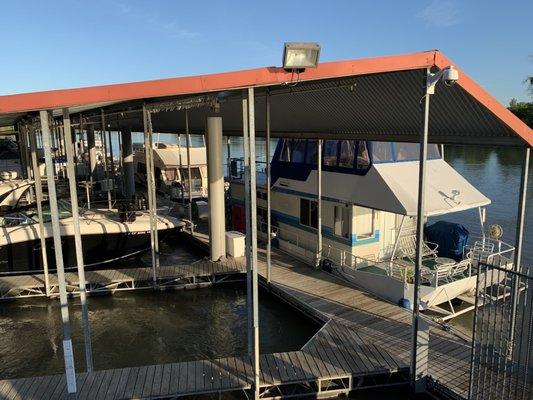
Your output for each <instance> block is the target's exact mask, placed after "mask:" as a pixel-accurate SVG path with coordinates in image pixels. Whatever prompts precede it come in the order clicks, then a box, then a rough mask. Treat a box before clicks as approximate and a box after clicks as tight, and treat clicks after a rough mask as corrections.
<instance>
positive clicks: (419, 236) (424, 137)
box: [410, 68, 430, 391]
mask: <svg viewBox="0 0 533 400" xmlns="http://www.w3.org/2000/svg"><path fill="white" fill-rule="evenodd" d="M429 74H430V70H429V68H428V69H427V70H426V76H425V77H426V79H425V82H426V81H427V77H428V76H429ZM429 99H430V94H429V93H428V91H427V86H426V84H424V97H423V100H424V110H423V123H422V132H421V134H420V161H419V173H418V208H417V220H416V253H415V271H414V293H413V325H412V349H411V371H410V372H411V377H410V378H411V386H412V388H413V389H414V390H415V391H419V390H423V389H424V388H423V387H421V386H423V385H424V382H422V381H423V378H424V374H423V373H420V372H419V371H418V369H419V368H420V367H421V365H419V364H420V362H419V361H421V357H422V356H423V354H422V350H423V349H422V346H419V339H422V340H423V341H424V340H425V339H426V338H425V337H424V338H422V337H420V338H419V335H420V334H421V331H422V330H421V329H420V328H421V327H423V325H424V323H423V322H422V321H421V318H420V304H419V295H420V293H419V292H420V269H421V266H422V248H423V242H424V215H425V205H426V161H427V160H426V156H427V144H428V133H429ZM426 356H427V354H426ZM422 367H424V366H422ZM425 367H427V365H426V366H425Z"/></svg>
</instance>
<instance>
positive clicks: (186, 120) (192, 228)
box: [185, 110, 194, 235]
mask: <svg viewBox="0 0 533 400" xmlns="http://www.w3.org/2000/svg"><path fill="white" fill-rule="evenodd" d="M185 134H186V135H187V175H188V176H189V221H191V235H194V223H193V222H192V190H191V189H190V187H191V133H190V132H189V112H188V111H187V110H185Z"/></svg>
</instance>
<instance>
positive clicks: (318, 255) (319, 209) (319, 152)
mask: <svg viewBox="0 0 533 400" xmlns="http://www.w3.org/2000/svg"><path fill="white" fill-rule="evenodd" d="M317 165H318V168H317V175H318V176H317V193H316V197H317V252H316V265H315V266H316V267H317V268H318V267H319V266H320V260H321V258H322V139H319V140H318V141H317Z"/></svg>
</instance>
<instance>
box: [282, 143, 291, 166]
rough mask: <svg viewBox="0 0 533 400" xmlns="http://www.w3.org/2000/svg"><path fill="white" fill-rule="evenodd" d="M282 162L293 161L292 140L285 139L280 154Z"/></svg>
mask: <svg viewBox="0 0 533 400" xmlns="http://www.w3.org/2000/svg"><path fill="white" fill-rule="evenodd" d="M279 160H280V161H286V162H290V161H291V141H290V139H283V144H282V146H281V152H280V153H279Z"/></svg>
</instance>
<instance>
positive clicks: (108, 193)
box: [100, 110, 114, 210]
mask: <svg viewBox="0 0 533 400" xmlns="http://www.w3.org/2000/svg"><path fill="white" fill-rule="evenodd" d="M100 115H101V122H100V124H101V127H102V129H101V130H100V137H101V139H102V145H103V147H104V149H103V150H104V151H103V153H104V171H105V174H104V176H105V180H106V191H107V207H108V208H109V209H110V210H111V191H110V190H109V169H108V168H107V140H106V137H105V131H106V129H105V114H104V110H100ZM113 186H114V184H113Z"/></svg>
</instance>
